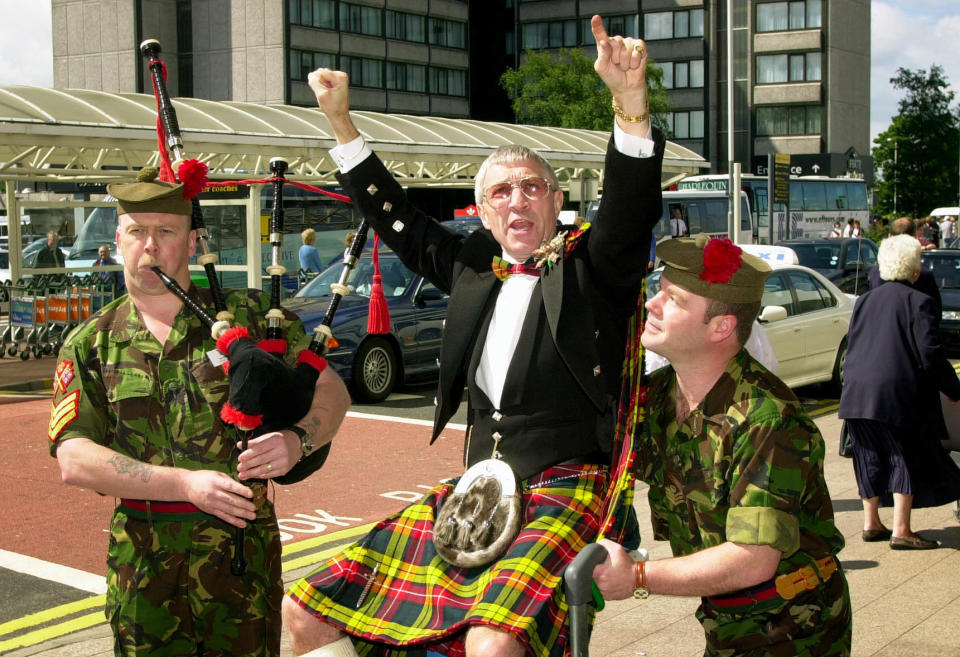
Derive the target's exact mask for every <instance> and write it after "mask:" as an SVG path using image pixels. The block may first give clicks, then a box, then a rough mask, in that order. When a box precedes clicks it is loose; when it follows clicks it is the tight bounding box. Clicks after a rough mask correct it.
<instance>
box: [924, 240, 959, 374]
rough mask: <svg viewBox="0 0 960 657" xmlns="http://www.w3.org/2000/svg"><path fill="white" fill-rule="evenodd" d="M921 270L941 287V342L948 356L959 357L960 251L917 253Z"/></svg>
mask: <svg viewBox="0 0 960 657" xmlns="http://www.w3.org/2000/svg"><path fill="white" fill-rule="evenodd" d="M920 262H921V266H922V267H923V270H924V271H928V272H930V273H931V274H933V278H934V280H936V282H937V286H938V287H939V288H940V299H941V301H942V302H943V311H942V313H941V318H940V340H941V342H942V344H943V348H944V350H945V351H946V352H947V355H948V356H954V357H956V356H960V251H954V250H952V249H931V250H929V251H923V252H922V253H921V254H920Z"/></svg>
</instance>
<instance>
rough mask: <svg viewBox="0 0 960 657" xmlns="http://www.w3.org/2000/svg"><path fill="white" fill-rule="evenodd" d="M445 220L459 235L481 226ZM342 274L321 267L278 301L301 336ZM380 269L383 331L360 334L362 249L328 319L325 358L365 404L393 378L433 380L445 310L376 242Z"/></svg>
mask: <svg viewBox="0 0 960 657" xmlns="http://www.w3.org/2000/svg"><path fill="white" fill-rule="evenodd" d="M446 225H448V226H450V227H452V228H454V230H457V231H458V232H463V233H465V234H466V233H469V232H471V231H473V230H475V229H476V228H478V227H480V221H479V220H477V219H467V220H458V221H450V222H446ZM342 271H343V264H342V263H339V264H335V265H332V266H330V267H327V268H326V269H325V270H323V271H322V272H320V274H318V275H317V277H316V278H314V279H313V280H312V281H310V282H309V283H307V284H306V285H305V286H304V287H303V289H301V290H300V291H299V292H298V293H297V294H296V296H294V297H293V298H292V299H288V300H286V301H284V302H283V305H284V306H285V307H286V308H288V309H289V310H291V311H293V312H294V313H296V314H297V316H298V317H300V320H301V321H302V322H303V324H304V327H305V328H306V329H307V332H308V333H312V332H313V329H314V327H315V326H317V324H319V323H320V322H321V321H322V320H323V317H324V315H325V314H326V311H327V306H328V305H329V303H330V297H331V293H330V285H331V284H333V283H337V282H338V281H339V280H340V274H341V272H342ZM380 273H381V275H382V276H383V292H384V296H385V297H386V299H387V306H388V307H389V308H390V323H391V327H390V333H388V334H386V335H369V334H368V333H367V315H368V314H369V303H370V289H371V286H372V282H373V262H372V260H371V257H370V251H369V250H367V251H364V253H363V255H362V256H361V257H360V259H359V261H358V262H357V266H356V268H355V269H354V271H353V272H352V274H351V277H350V280H349V282H348V286H349V287H350V289H351V293H350V295H349V296H347V297H345V298H343V300H341V302H340V306H339V308H338V309H337V313H336V315H335V316H334V319H333V326H332V327H331V328H332V330H333V337H334V338H335V339H336V341H337V342H338V343H339V345H338V346H336V347H334V348H332V349H331V350H330V353H329V354H328V355H327V361H328V362H329V363H330V365H332V366H333V368H334V369H335V370H336V372H337V374H339V375H340V376H341V377H342V378H343V379H344V381H346V382H347V383H348V385H349V386H350V389H351V391H352V392H353V395H354V397H355V398H356V399H357V400H358V401H364V402H380V401H383V400H384V399H386V398H387V396H389V395H390V392H391V391H392V390H393V389H394V387H395V386H396V385H397V384H398V383H409V382H412V381H416V380H430V379H436V377H437V373H438V371H439V358H440V338H441V336H442V334H443V321H444V318H445V317H446V315H447V301H448V295H447V294H445V293H444V292H442V291H440V290H439V289H437V288H436V287H435V286H434V285H433V284H432V283H430V281H428V280H426V279H424V278H423V277H422V276H419V275H418V274H414V273H413V272H412V271H410V269H408V268H407V267H406V266H405V265H404V264H403V263H402V262H400V259H399V258H398V257H397V256H396V254H394V253H393V252H391V251H385V250H383V249H382V247H381V250H380Z"/></svg>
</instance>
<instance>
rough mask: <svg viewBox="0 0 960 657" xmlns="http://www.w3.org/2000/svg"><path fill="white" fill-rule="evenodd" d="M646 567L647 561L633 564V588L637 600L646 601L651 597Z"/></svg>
mask: <svg viewBox="0 0 960 657" xmlns="http://www.w3.org/2000/svg"><path fill="white" fill-rule="evenodd" d="M646 567H647V562H646V561H634V562H633V577H634V582H635V585H634V588H633V597H634V598H636V599H637V600H646V599H647V598H648V597H650V589H648V588H647V571H646Z"/></svg>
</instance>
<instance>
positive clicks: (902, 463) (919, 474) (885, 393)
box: [838, 235, 960, 550]
mask: <svg viewBox="0 0 960 657" xmlns="http://www.w3.org/2000/svg"><path fill="white" fill-rule="evenodd" d="M920 251H921V247H920V244H919V242H918V241H917V240H916V239H914V238H913V237H911V236H909V235H896V236H894V237H888V238H887V239H885V240H884V241H883V242H881V243H880V251H879V253H878V254H877V260H878V263H879V264H878V266H879V268H880V277H881V278H882V279H883V280H884V281H887V282H886V283H884V284H883V285H880V286H879V287H877V288H875V289H872V290H870V291H869V292H867V293H865V294H863V295H861V296H860V297H859V298H858V299H857V303H856V305H855V306H854V310H853V315H852V317H851V319H850V331H849V334H848V339H849V350H848V351H847V361H846V365H845V370H844V377H843V392H842V394H841V396H840V409H839V413H838V414H839V417H840V418H841V419H843V420H846V424H847V430H848V431H849V433H850V438H851V441H852V444H853V467H854V474H855V475H856V478H857V487H858V489H859V493H860V498H861V499H862V500H863V516H864V517H863V533H862V538H863V540H864V541H868V542H870V541H884V540H887V539H889V540H890V547H891V548H892V549H894V550H928V549H931V548H936V547H938V545H939V544H938V543H937V542H936V541H933V540H928V539H926V538H923V537H922V536H920V535H919V534H917V533H915V532H914V531H913V530H912V529H911V526H910V513H911V510H912V509H914V508H924V507H934V506H940V505H942V504H947V503H948V502H952V501H953V500H956V499H960V468H957V466H956V464H954V462H953V461H952V460H951V459H950V458H949V456H948V455H947V453H946V452H945V451H944V450H943V448H942V447H941V445H940V441H941V439H945V438H946V437H947V430H946V426H945V425H944V421H943V412H942V409H941V407H940V394H939V393H940V392H943V393H944V394H945V395H946V396H947V397H948V398H949V399H950V400H951V401H953V402H954V403H956V401H957V400H960V380H958V379H957V373H956V372H955V371H954V369H953V366H952V365H951V364H950V361H948V360H947V357H946V356H945V355H944V353H943V349H942V348H941V346H940V339H939V336H938V334H937V323H938V319H939V318H938V316H937V313H936V311H935V309H934V302H933V299H931V298H930V297H929V296H928V295H926V294H923V293H922V292H920V291H918V290H917V289H916V288H915V287H913V285H914V284H915V283H916V282H917V279H918V278H919V276H920V270H921V269H920ZM877 354H883V356H884V357H883V358H881V359H878V358H877ZM891 503H892V505H893V529H892V530H891V529H888V528H887V527H885V526H884V525H883V523H882V522H881V520H880V514H879V507H880V506H881V505H883V506H890V505H891Z"/></svg>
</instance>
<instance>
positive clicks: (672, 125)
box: [666, 110, 703, 139]
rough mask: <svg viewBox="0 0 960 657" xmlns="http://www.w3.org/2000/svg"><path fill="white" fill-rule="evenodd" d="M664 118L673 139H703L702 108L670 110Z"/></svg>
mask: <svg viewBox="0 0 960 657" xmlns="http://www.w3.org/2000/svg"><path fill="white" fill-rule="evenodd" d="M666 119H667V128H668V129H669V130H670V133H671V135H672V136H673V138H674V139H703V110H694V111H690V112H670V113H669V114H667V116H666Z"/></svg>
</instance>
